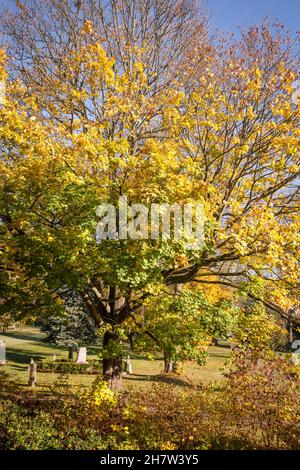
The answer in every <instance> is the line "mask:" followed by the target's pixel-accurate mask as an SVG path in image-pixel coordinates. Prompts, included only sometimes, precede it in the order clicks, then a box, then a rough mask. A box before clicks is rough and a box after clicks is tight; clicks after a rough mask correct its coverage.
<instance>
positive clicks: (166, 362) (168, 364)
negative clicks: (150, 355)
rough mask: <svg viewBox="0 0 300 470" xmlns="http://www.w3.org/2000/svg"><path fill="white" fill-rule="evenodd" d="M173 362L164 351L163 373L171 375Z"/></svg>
mask: <svg viewBox="0 0 300 470" xmlns="http://www.w3.org/2000/svg"><path fill="white" fill-rule="evenodd" d="M173 366H174V362H173V361H172V359H171V358H170V357H169V355H168V354H167V353H166V351H164V373H165V374H171V373H172V372H173Z"/></svg>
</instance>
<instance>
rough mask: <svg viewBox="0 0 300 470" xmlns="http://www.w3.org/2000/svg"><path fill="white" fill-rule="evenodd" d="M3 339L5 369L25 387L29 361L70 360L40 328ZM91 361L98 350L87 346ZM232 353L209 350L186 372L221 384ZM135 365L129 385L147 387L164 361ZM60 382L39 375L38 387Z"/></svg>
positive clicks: (77, 381) (83, 381)
mask: <svg viewBox="0 0 300 470" xmlns="http://www.w3.org/2000/svg"><path fill="white" fill-rule="evenodd" d="M0 339H2V340H4V341H5V342H6V346H7V361H8V362H7V365H6V366H4V367H2V368H1V369H2V370H5V371H6V372H8V373H9V374H10V375H11V376H13V378H14V380H15V381H16V382H17V383H18V384H20V385H24V386H25V385H26V384H27V381H28V364H29V362H30V359H31V358H33V359H35V360H40V359H44V358H46V357H49V358H51V357H52V355H53V354H56V357H57V358H59V357H61V358H67V350H66V349H64V348H60V347H59V348H58V347H56V346H53V345H51V344H49V343H47V342H46V339H45V335H44V334H43V333H41V332H40V330H39V329H37V328H23V329H20V330H14V331H9V332H8V333H7V334H5V335H3V334H2V335H0ZM87 350H88V358H96V357H97V354H98V353H99V349H98V348H96V347H88V348H87ZM229 354H230V350H229V349H226V348H223V347H210V348H209V359H208V361H207V364H206V365H205V366H199V365H197V364H195V363H192V362H189V363H185V370H186V374H187V376H188V378H189V379H190V380H191V381H192V382H193V383H194V384H195V385H199V384H201V383H204V384H205V383H208V382H210V381H219V380H221V379H222V373H221V371H220V368H222V367H223V366H224V363H225V361H226V360H227V359H228V357H229ZM130 355H131V359H132V364H133V372H134V373H133V375H131V376H130V377H128V378H126V380H125V382H126V384H131V385H133V386H136V385H147V384H149V382H151V381H153V380H155V379H156V377H155V376H156V375H157V374H159V373H160V372H161V371H162V369H163V362H162V360H160V359H156V360H153V361H150V360H148V359H146V358H143V357H141V356H136V355H135V354H133V353H131V354H130ZM56 379H57V374H50V373H41V372H38V385H39V387H43V388H45V387H46V388H47V387H48V386H49V385H50V384H51V383H53V382H54V381H55V380H56ZM93 380H94V376H91V375H72V376H70V382H71V383H72V384H73V385H74V386H76V385H89V384H90V383H91V382H92V381H93Z"/></svg>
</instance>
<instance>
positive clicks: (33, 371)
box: [28, 359, 36, 387]
mask: <svg viewBox="0 0 300 470" xmlns="http://www.w3.org/2000/svg"><path fill="white" fill-rule="evenodd" d="M28 369H29V381H28V385H29V386H30V387H34V386H35V384H36V363H35V362H34V360H33V359H31V361H30V364H29V367H28Z"/></svg>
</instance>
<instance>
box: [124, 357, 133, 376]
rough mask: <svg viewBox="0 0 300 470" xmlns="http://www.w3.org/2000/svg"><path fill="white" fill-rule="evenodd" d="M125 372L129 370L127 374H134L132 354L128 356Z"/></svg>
mask: <svg viewBox="0 0 300 470" xmlns="http://www.w3.org/2000/svg"><path fill="white" fill-rule="evenodd" d="M125 372H127V374H132V364H131V360H130V356H127V358H126V361H125Z"/></svg>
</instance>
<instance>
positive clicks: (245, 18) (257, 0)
mask: <svg viewBox="0 0 300 470" xmlns="http://www.w3.org/2000/svg"><path fill="white" fill-rule="evenodd" d="M41 1H43V0H41ZM14 2H15V0H0V9H1V7H2V8H3V7H4V5H11V6H12V5H13V4H14ZM202 3H203V4H204V5H205V6H206V7H207V8H208V10H209V11H210V12H211V15H212V17H211V19H212V20H213V22H214V23H216V25H217V26H218V27H219V28H220V29H222V30H223V31H226V32H229V31H235V30H236V29H237V27H238V26H247V25H249V24H253V23H260V22H261V21H262V19H263V18H264V17H265V16H269V17H271V18H274V19H278V20H280V21H281V22H282V23H283V24H285V26H286V27H287V28H288V29H289V31H290V32H291V33H292V34H295V33H296V31H300V0H202Z"/></svg>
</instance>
